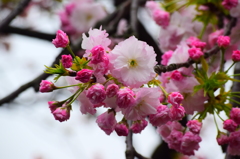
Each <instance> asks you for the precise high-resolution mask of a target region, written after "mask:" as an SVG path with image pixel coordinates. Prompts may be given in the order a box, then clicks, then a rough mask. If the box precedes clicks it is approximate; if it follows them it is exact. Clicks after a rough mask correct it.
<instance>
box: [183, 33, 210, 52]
mask: <svg viewBox="0 0 240 159" xmlns="http://www.w3.org/2000/svg"><path fill="white" fill-rule="evenodd" d="M186 42H187V44H188V45H189V46H190V47H196V48H200V49H201V50H203V49H204V47H205V46H206V43H205V42H202V41H200V40H199V39H198V38H196V37H193V36H191V37H189V38H188V39H187V40H186Z"/></svg>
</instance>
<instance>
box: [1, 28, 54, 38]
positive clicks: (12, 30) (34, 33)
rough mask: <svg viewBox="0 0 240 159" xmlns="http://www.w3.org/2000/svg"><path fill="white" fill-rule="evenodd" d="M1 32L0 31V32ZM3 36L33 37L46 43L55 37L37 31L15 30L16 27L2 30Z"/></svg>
mask: <svg viewBox="0 0 240 159" xmlns="http://www.w3.org/2000/svg"><path fill="white" fill-rule="evenodd" d="M0 31H1V30H0ZM1 33H3V34H9V33H13V34H19V35H24V36H28V37H33V38H38V39H42V40H47V41H52V39H54V38H55V37H56V35H55V34H47V33H42V32H38V31H33V30H30V29H22V28H17V27H12V26H7V27H6V28H5V29H4V30H2V31H1Z"/></svg>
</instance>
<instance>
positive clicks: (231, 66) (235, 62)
mask: <svg viewBox="0 0 240 159" xmlns="http://www.w3.org/2000/svg"><path fill="white" fill-rule="evenodd" d="M235 63H236V62H233V63H232V65H231V66H230V67H229V68H228V69H227V70H226V71H225V73H227V72H228V71H229V70H230V69H231V68H232V67H233V65H235Z"/></svg>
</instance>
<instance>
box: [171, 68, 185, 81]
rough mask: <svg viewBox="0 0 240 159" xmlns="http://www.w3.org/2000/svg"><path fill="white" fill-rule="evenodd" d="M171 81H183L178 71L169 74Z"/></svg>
mask: <svg viewBox="0 0 240 159" xmlns="http://www.w3.org/2000/svg"><path fill="white" fill-rule="evenodd" d="M171 79H173V80H176V81H181V80H182V79H183V75H182V74H181V72H179V71H178V70H174V71H173V72H172V74H171Z"/></svg>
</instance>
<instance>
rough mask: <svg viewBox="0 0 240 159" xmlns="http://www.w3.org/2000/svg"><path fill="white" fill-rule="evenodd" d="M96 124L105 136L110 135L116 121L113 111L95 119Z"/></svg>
mask: <svg viewBox="0 0 240 159" xmlns="http://www.w3.org/2000/svg"><path fill="white" fill-rule="evenodd" d="M96 122H97V124H98V126H99V127H100V128H101V129H102V130H103V131H104V132H105V133H106V134H107V135H110V134H111V133H112V132H113V130H114V129H115V126H116V124H117V121H116V119H115V114H114V111H107V112H105V113H103V114H101V115H99V116H98V117H97V121H96Z"/></svg>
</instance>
